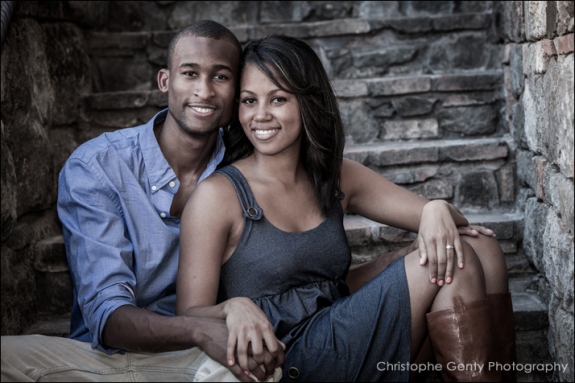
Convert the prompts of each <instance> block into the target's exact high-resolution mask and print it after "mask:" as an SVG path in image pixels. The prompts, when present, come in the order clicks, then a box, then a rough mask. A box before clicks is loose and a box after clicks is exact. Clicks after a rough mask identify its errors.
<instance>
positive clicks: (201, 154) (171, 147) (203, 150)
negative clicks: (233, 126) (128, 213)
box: [154, 122, 218, 183]
mask: <svg viewBox="0 0 575 383" xmlns="http://www.w3.org/2000/svg"><path fill="white" fill-rule="evenodd" d="M154 133H155V135H156V139H157V141H158V145H159V146H160V149H161V150H162V153H163V154H164V157H165V158H166V160H167V161H168V164H169V165H170V166H171V167H172V169H173V170H174V172H175V173H176V176H177V177H178V180H179V181H180V183H188V182H193V180H194V179H195V182H197V180H198V179H199V178H200V176H201V175H202V173H203V172H204V170H205V169H206V166H207V165H208V163H209V161H210V158H211V157H212V154H213V151H214V148H215V145H216V140H217V138H218V131H217V130H216V131H215V132H214V133H213V134H210V135H198V136H191V135H189V134H186V133H184V132H183V131H182V130H181V129H179V128H177V127H174V126H173V125H172V126H170V125H169V124H166V122H163V123H162V124H158V125H156V126H155V127H154Z"/></svg>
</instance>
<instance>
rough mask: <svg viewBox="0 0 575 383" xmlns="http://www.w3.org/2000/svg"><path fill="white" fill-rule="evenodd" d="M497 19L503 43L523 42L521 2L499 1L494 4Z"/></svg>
mask: <svg viewBox="0 0 575 383" xmlns="http://www.w3.org/2000/svg"><path fill="white" fill-rule="evenodd" d="M496 7H497V8H498V13H499V14H500V18H499V25H498V27H499V34H500V35H501V36H502V37H503V39H504V41H505V42H509V41H513V42H521V41H523V40H524V35H525V31H524V28H523V1H500V2H497V3H496Z"/></svg>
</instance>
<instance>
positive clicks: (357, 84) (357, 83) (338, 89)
mask: <svg viewBox="0 0 575 383" xmlns="http://www.w3.org/2000/svg"><path fill="white" fill-rule="evenodd" d="M332 85H333V88H334V92H335V94H336V96H337V97H338V98H339V97H362V96H367V95H368V90H367V84H366V82H365V81H362V80H334V81H333V83H332Z"/></svg>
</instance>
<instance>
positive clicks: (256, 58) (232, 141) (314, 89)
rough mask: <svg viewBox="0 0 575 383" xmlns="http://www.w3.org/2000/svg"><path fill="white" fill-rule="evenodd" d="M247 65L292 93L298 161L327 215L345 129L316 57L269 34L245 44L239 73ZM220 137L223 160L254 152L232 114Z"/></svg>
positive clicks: (300, 44)
mask: <svg viewBox="0 0 575 383" xmlns="http://www.w3.org/2000/svg"><path fill="white" fill-rule="evenodd" d="M247 64H253V65H256V66H257V67H258V68H259V69H260V70H261V71H262V72H263V73H265V74H266V76H267V77H268V78H269V79H270V80H271V81H272V82H273V83H274V84H275V85H276V86H277V87H278V88H280V89H282V90H283V91H285V92H288V93H291V94H295V95H296V97H297V101H298V104H299V109H300V113H301V120H302V127H303V133H304V134H302V141H301V148H300V156H301V161H302V163H303V166H304V168H305V169H306V171H307V174H308V176H309V178H310V180H311V181H312V183H313V185H314V188H315V194H316V198H317V203H318V206H319V208H320V210H321V211H322V213H323V214H324V215H325V214H327V212H328V211H329V209H330V208H331V207H332V206H333V204H334V203H335V201H337V200H338V197H339V193H340V172H341V164H342V160H343V148H344V145H345V133H344V127H343V123H342V120H341V115H340V112H339V108H338V105H337V100H336V97H335V94H334V92H333V88H332V86H331V83H330V81H329V78H328V76H327V73H326V72H325V69H324V67H323V65H322V63H321V60H320V59H319V57H318V56H317V54H316V53H315V52H314V50H313V49H312V48H311V47H310V46H309V45H308V44H306V43H305V42H303V41H301V40H298V39H296V38H293V37H289V36H284V35H272V36H268V37H266V38H263V39H259V40H255V41H253V42H251V43H250V44H249V45H248V46H246V48H245V49H244V52H243V58H242V60H241V64H240V71H241V72H243V69H244V68H245V67H246V65H247ZM241 72H240V73H241ZM282 84H285V86H284V85H282ZM238 89H239V88H238ZM224 140H225V144H226V155H225V157H224V161H223V164H230V163H232V162H234V161H237V160H239V159H242V158H245V157H247V156H248V155H250V154H251V153H252V152H253V150H254V148H253V146H252V144H251V142H250V141H249V139H248V138H247V137H246V135H245V134H244V132H243V129H242V127H241V126H240V125H239V122H238V119H237V118H234V122H233V123H232V124H231V125H230V127H229V129H227V130H226V134H225V135H224Z"/></svg>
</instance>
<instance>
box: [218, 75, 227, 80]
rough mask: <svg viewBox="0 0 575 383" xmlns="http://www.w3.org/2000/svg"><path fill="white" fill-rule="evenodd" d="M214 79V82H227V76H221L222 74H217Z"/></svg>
mask: <svg viewBox="0 0 575 383" xmlns="http://www.w3.org/2000/svg"><path fill="white" fill-rule="evenodd" d="M215 79H216V80H227V79H228V76H226V75H223V74H217V75H215Z"/></svg>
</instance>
